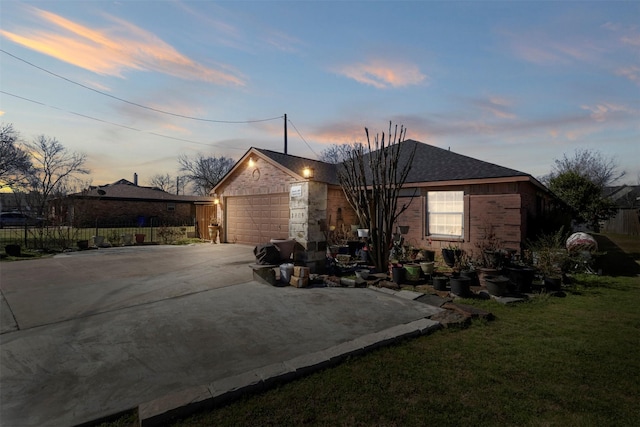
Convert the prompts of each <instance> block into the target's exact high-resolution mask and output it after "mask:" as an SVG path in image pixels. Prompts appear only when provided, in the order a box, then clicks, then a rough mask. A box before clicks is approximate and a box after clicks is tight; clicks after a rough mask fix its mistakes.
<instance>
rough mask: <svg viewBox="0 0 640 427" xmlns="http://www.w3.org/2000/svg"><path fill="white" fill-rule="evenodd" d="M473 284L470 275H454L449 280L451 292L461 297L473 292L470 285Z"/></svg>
mask: <svg viewBox="0 0 640 427" xmlns="http://www.w3.org/2000/svg"><path fill="white" fill-rule="evenodd" d="M470 284H471V279H469V278H468V277H463V276H460V277H452V278H451V280H449V285H450V286H451V293H452V294H454V295H457V296H459V297H467V296H469V295H470V294H471V290H470V288H469V285H470Z"/></svg>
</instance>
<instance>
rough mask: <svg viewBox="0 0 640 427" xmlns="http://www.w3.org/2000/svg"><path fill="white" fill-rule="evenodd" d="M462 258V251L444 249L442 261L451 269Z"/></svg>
mask: <svg viewBox="0 0 640 427" xmlns="http://www.w3.org/2000/svg"><path fill="white" fill-rule="evenodd" d="M461 256H462V251H461V250H460V249H445V248H443V249H442V259H443V260H444V263H445V264H447V265H448V266H449V267H453V266H454V265H455V264H456V260H459V259H460V257H461Z"/></svg>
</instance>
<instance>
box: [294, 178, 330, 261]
mask: <svg viewBox="0 0 640 427" xmlns="http://www.w3.org/2000/svg"><path fill="white" fill-rule="evenodd" d="M291 185H292V187H294V188H296V187H299V188H300V195H299V196H298V195H293V194H292V195H291V196H290V199H289V211H290V215H291V217H290V220H289V236H291V237H293V238H294V239H296V241H297V242H298V243H299V244H300V245H301V246H302V247H303V248H304V249H305V250H304V252H303V253H302V252H300V253H297V254H296V258H297V260H298V261H299V262H301V263H304V264H306V265H307V266H308V267H310V269H311V272H313V273H317V272H322V271H324V264H325V258H326V253H327V243H326V239H325V235H324V233H323V232H322V230H321V222H322V221H323V220H324V219H325V218H326V215H327V185H326V184H324V183H321V182H316V181H299V182H294V183H292V184H291Z"/></svg>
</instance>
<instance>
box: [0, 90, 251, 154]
mask: <svg viewBox="0 0 640 427" xmlns="http://www.w3.org/2000/svg"><path fill="white" fill-rule="evenodd" d="M0 93H2V94H4V95H9V96H13V97H14V98H18V99H22V100H23V101H27V102H32V103H34V104H38V105H42V106H44V107H48V108H52V109H54V110H58V111H62V112H64V113H69V114H73V115H76V116H79V117H84V118H85V119H90V120H94V121H96V122H100V123H106V124H108V125H112V126H117V127H121V128H124V129H129V130H133V131H136V132H142V133H147V134H149V135H154V136H159V137H162V138H166V139H173V140H175V141H182V142H188V143H191V144H198V145H206V146H208V147H220V146H218V145H216V144H213V143H206V142H199V141H193V140H191V139H184V138H176V137H174V136H169V135H163V134H160V133H156V132H149V131H146V130H142V129H137V128H134V127H131V126H127V125H123V124H120V123H115V122H110V121H108V120H104V119H99V118H97V117H92V116H88V115H86V114H82V113H78V112H75V111H70V110H65V109H63V108H59V107H56V106H53V105H47V104H45V103H43V102H40V101H36V100H33V99H29V98H25V97H23V96H19V95H15V94H13V93H9V92H6V91H4V90H0ZM224 148H229V149H234V150H242V151H245V150H246V149H245V148H240V147H227V146H225V147H224Z"/></svg>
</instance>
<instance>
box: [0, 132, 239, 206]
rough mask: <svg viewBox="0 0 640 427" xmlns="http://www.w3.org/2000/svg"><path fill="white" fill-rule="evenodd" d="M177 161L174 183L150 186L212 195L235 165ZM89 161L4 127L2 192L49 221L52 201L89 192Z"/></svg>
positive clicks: (158, 180)
mask: <svg viewBox="0 0 640 427" xmlns="http://www.w3.org/2000/svg"><path fill="white" fill-rule="evenodd" d="M177 161H178V165H179V172H181V173H180V174H179V175H177V176H176V178H175V179H174V178H173V177H171V175H170V174H168V173H167V174H157V175H154V176H152V177H151V178H150V180H149V182H148V184H149V185H150V186H152V187H156V188H159V189H161V190H163V191H166V192H170V193H176V194H197V195H208V194H209V192H210V191H211V190H212V189H213V187H214V186H215V185H216V184H217V183H218V182H219V181H220V179H222V177H223V176H224V175H225V174H226V173H227V172H228V171H229V170H231V168H232V167H233V165H234V163H235V161H234V160H233V159H230V158H228V157H224V156H222V157H215V156H205V155H203V154H200V153H198V154H197V155H195V156H194V157H193V158H191V157H188V156H186V155H182V156H180V157H179V158H178V159H177ZM86 162H87V155H86V154H84V153H80V152H76V151H71V150H69V149H67V148H66V147H65V146H64V145H63V144H62V143H61V142H60V141H58V140H57V139H56V138H54V137H49V136H46V135H39V136H36V137H35V138H33V140H32V141H30V142H26V141H24V140H23V139H22V138H21V136H20V133H19V132H18V131H17V130H16V129H15V128H14V127H13V124H6V123H3V124H2V125H0V190H3V189H5V190H6V189H10V190H11V192H12V193H14V194H15V195H16V196H18V195H20V196H21V197H22V198H23V199H24V200H25V201H26V202H27V204H28V208H29V211H30V212H29V213H30V214H32V215H37V216H46V213H47V204H48V203H49V202H50V201H51V200H52V199H54V198H58V197H62V196H65V195H67V194H70V193H72V192H76V191H80V190H82V189H85V188H88V187H89V185H90V180H88V179H87V178H88V175H89V174H90V173H91V171H90V170H89V169H88V168H87V167H86Z"/></svg>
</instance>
